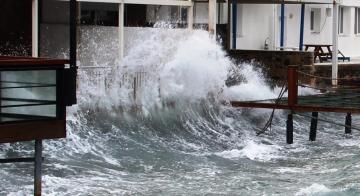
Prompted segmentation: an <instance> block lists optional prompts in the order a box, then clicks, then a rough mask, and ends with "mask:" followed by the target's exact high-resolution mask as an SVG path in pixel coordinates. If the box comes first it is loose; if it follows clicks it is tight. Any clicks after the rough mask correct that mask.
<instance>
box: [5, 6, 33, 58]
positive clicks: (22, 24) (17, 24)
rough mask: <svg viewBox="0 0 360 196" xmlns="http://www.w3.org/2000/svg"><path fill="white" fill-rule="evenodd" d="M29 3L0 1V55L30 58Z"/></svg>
mask: <svg viewBox="0 0 360 196" xmlns="http://www.w3.org/2000/svg"><path fill="white" fill-rule="evenodd" d="M31 17H32V16H31V1H29V0H16V1H14V0H1V1H0V24H1V28H0V55H10V56H31V42H32V40H31V38H32V37H31Z"/></svg>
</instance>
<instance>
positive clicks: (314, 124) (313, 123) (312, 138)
mask: <svg viewBox="0 0 360 196" xmlns="http://www.w3.org/2000/svg"><path fill="white" fill-rule="evenodd" d="M318 116H319V113H318V112H313V113H312V114H311V117H312V118H311V125H310V135H309V140H310V141H315V140H316V129H317V124H318Z"/></svg>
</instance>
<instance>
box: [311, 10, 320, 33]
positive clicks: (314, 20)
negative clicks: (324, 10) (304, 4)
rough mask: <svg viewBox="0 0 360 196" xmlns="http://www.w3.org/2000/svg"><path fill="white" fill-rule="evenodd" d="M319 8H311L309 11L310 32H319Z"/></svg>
mask: <svg viewBox="0 0 360 196" xmlns="http://www.w3.org/2000/svg"><path fill="white" fill-rule="evenodd" d="M320 28H321V9H320V8H312V9H311V11H310V30H311V32H312V33H320Z"/></svg>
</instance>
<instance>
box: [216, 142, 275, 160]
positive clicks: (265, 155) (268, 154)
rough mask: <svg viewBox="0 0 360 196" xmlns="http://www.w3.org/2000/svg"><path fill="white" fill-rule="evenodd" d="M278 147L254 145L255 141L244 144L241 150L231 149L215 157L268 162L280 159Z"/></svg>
mask: <svg viewBox="0 0 360 196" xmlns="http://www.w3.org/2000/svg"><path fill="white" fill-rule="evenodd" d="M279 154H280V147H279V146H276V145H266V144H259V143H255V141H251V140H250V141H248V142H246V144H245V146H244V147H243V148H242V149H232V150H226V151H223V152H219V153H216V155H218V156H221V157H224V158H227V159H239V158H244V157H246V158H248V159H250V160H256V161H270V160H272V159H276V158H279V157H280V155H279Z"/></svg>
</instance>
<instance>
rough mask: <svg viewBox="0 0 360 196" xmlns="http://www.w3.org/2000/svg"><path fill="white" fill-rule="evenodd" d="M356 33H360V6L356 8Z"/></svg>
mask: <svg viewBox="0 0 360 196" xmlns="http://www.w3.org/2000/svg"><path fill="white" fill-rule="evenodd" d="M355 34H360V7H356V8H355Z"/></svg>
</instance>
